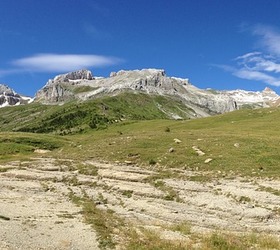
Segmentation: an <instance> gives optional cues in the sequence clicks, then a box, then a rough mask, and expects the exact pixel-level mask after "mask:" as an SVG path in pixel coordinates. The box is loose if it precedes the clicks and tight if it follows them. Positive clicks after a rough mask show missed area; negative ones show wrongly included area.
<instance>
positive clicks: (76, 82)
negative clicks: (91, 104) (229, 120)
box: [36, 69, 280, 117]
mask: <svg viewBox="0 0 280 250" xmlns="http://www.w3.org/2000/svg"><path fill="white" fill-rule="evenodd" d="M78 88H82V89H86V91H77V90H78ZM124 91H130V92H135V93H139V92H142V93H147V94H150V95H164V96H169V97H171V98H177V99H179V100H180V101H181V102H182V103H184V104H185V105H186V106H187V107H188V108H189V109H190V110H192V117H205V116H209V115H213V114H221V113H225V112H229V111H233V110H236V109H239V108H242V107H243V106H246V105H250V106H251V107H265V106H267V105H270V106H271V105H272V104H273V105H276V104H277V103H278V104H279V103H280V97H279V96H278V95H277V94H276V93H275V92H274V91H272V90H271V89H268V88H266V89H265V90H264V91H262V92H253V91H244V90H234V91H215V90H209V89H208V90H203V89H199V88H197V87H195V86H194V85H192V84H191V83H190V81H189V80H188V79H181V78H176V77H168V76H167V75H166V73H165V71H164V70H162V69H142V70H130V71H125V70H121V71H119V72H112V73H111V74H110V77H108V78H102V77H95V78H94V77H93V75H92V73H91V72H90V71H88V70H79V71H76V72H70V73H67V74H64V75H59V76H56V77H55V78H54V79H52V80H49V81H48V82H47V84H46V85H45V86H44V87H43V88H42V89H41V90H39V91H38V92H37V94H36V99H37V100H39V101H41V102H43V103H46V104H55V103H59V102H65V101H69V100H71V99H78V100H82V101H85V100H88V99H91V98H96V97H98V96H104V95H117V94H118V93H121V92H124ZM278 104H277V105H278ZM163 109H164V108H163Z"/></svg>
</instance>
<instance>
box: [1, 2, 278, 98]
mask: <svg viewBox="0 0 280 250" xmlns="http://www.w3.org/2000/svg"><path fill="white" fill-rule="evenodd" d="M279 10H280V1H279V0H196V1H194V0H24V1H23V0H1V1H0V17H1V18H0V82H1V83H6V84H8V85H9V86H11V87H12V88H13V89H14V90H15V91H17V92H19V93H22V94H26V95H30V96H33V95H34V94H35V92H36V91H37V90H38V89H40V88H41V87H43V86H44V85H45V83H46V82H47V80H48V79H49V78H53V77H54V76H55V75H57V74H62V73H66V72H69V71H73V70H77V69H82V68H87V69H90V70H91V71H92V72H93V74H94V75H96V76H108V75H109V74H110V72H111V71H118V70H121V69H127V70H130V69H131V70H132V69H142V68H160V69H165V70H166V73H167V75H168V76H177V77H181V78H189V79H190V81H191V82H192V83H193V84H194V85H195V86H197V87H199V88H213V89H220V90H224V89H237V88H239V89H246V90H254V91H256V90H263V89H264V88H265V87H267V86H268V87H271V88H272V89H273V90H275V91H276V92H278V93H280V87H279V86H280V15H279Z"/></svg>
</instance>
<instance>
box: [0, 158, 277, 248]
mask: <svg viewBox="0 0 280 250" xmlns="http://www.w3.org/2000/svg"><path fill="white" fill-rule="evenodd" d="M89 169H91V170H92V171H91V172H89V171H88V170H89ZM164 171H165V170H164V169H160V170H159V169H157V168H156V167H152V166H151V167H147V168H140V167H138V166H134V165H131V164H130V162H127V164H120V163H116V164H109V163H101V162H95V161H86V162H79V163H76V162H74V161H72V160H67V159H60V160H57V159H53V158H47V157H41V158H40V157H39V158H33V159H32V160H30V161H26V162H19V161H18V162H10V163H7V164H5V165H2V166H0V172H1V173H0V239H1V241H0V249H99V248H101V249H107V248H114V247H115V248H117V249H153V248H152V247H150V245H149V244H154V245H159V246H162V248H159V249H168V247H169V248H170V246H172V249H229V248H215V243H213V239H212V238H213V237H214V236H213V235H214V234H215V235H217V237H218V235H220V234H221V235H223V236H224V238H228V239H232V241H234V240H235V239H236V237H239V238H238V239H243V241H246V242H245V243H240V244H244V245H240V247H243V246H249V245H250V247H253V248H252V249H279V248H278V247H280V243H279V239H278V241H277V237H278V236H279V234H280V210H279V208H280V181H279V180H273V179H269V178H253V177H252V178H246V177H242V178H241V177H236V178H235V177H228V176H227V177H225V178H219V179H218V178H213V179H207V173H206V172H204V173H203V175H202V174H201V173H199V172H196V171H189V170H182V169H180V170H179V169H177V170H176V169H174V168H173V169H172V171H173V172H176V174H177V178H174V176H170V178H169V177H168V176H165V177H164V178H162V179H160V178H159V177H160V175H163V174H164V173H165V172H164ZM90 216H92V217H94V218H92V217H91V218H90ZM136 236H137V237H136ZM221 237H222V236H221ZM221 237H220V238H219V240H220V242H223V240H224V238H221ZM246 237H249V238H250V239H249V238H246ZM254 237H255V238H259V240H257V239H255V238H254ZM253 238H254V239H253ZM211 239H212V241H211ZM244 239H245V240H244ZM148 241H149V242H148ZM240 241H241V240H240ZM159 242H161V243H159ZM163 242H164V243H163ZM277 242H278V243H277ZM160 244H163V245H160ZM221 244H222V243H221ZM223 244H231V242H228V243H223ZM234 244H235V245H237V246H238V244H239V243H234ZM246 244H247V245H246ZM263 244H266V245H263ZM141 246H142V248H141ZM164 246H166V248H164ZM230 249H238V248H230ZM240 249H241V248H240ZM243 249H245V248H243Z"/></svg>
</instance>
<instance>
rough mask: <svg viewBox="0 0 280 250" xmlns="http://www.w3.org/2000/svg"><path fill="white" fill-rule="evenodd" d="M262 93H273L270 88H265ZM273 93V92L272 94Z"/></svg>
mask: <svg viewBox="0 0 280 250" xmlns="http://www.w3.org/2000/svg"><path fill="white" fill-rule="evenodd" d="M262 92H264V93H265V92H269V93H271V92H274V91H273V90H272V89H271V88H269V87H266V88H265V89H264V90H263V91H262ZM274 93H275V92H274Z"/></svg>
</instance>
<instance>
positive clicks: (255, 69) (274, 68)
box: [218, 25, 280, 86]
mask: <svg viewBox="0 0 280 250" xmlns="http://www.w3.org/2000/svg"><path fill="white" fill-rule="evenodd" d="M248 30H249V29H248ZM250 31H251V33H252V35H253V36H257V37H258V40H257V44H258V47H259V51H253V52H249V53H246V54H244V55H241V56H238V57H236V58H234V60H233V62H235V65H234V66H232V65H231V66H229V65H219V66H218V67H220V68H222V69H223V70H225V71H228V72H230V73H231V74H232V75H234V76H236V77H238V78H242V79H247V80H252V81H260V82H263V83H265V84H269V85H273V86H280V32H278V31H277V30H276V29H274V28H272V27H270V26H264V25H257V26H254V27H253V28H251V29H250Z"/></svg>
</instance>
